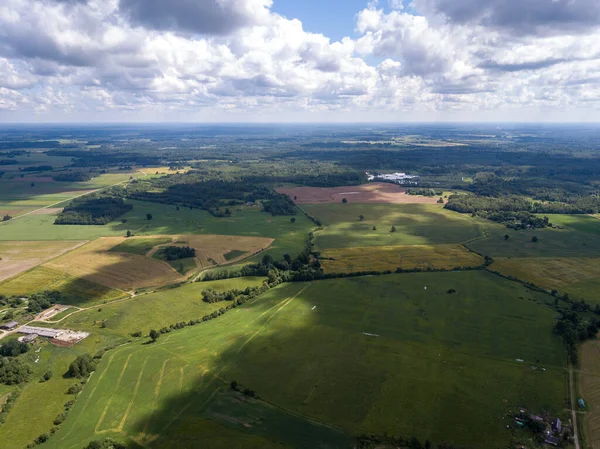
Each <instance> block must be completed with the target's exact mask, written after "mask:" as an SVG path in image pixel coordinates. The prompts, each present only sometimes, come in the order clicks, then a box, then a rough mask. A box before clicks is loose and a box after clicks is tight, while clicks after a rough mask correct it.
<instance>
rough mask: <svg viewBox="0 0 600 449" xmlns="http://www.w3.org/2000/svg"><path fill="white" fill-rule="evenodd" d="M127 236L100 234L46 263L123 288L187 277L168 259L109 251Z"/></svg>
mask: <svg viewBox="0 0 600 449" xmlns="http://www.w3.org/2000/svg"><path fill="white" fill-rule="evenodd" d="M124 240H125V237H103V238H99V239H97V240H95V241H93V242H91V243H88V244H86V245H84V246H82V247H80V248H78V249H76V250H75V251H72V252H71V253H69V254H68V255H67V256H63V257H59V258H57V259H54V260H52V261H50V262H48V263H46V264H45V266H47V267H48V268H50V269H52V270H55V271H59V272H64V273H66V274H68V275H69V276H73V277H77V278H83V279H87V280H89V281H92V282H94V283H96V284H101V285H105V286H107V287H109V288H114V289H121V290H132V289H135V288H141V287H150V286H159V285H165V284H173V283H176V282H179V281H182V280H184V278H183V277H181V276H180V275H179V274H178V273H177V272H176V271H175V270H173V269H172V268H171V267H170V266H169V265H168V264H167V263H164V262H161V261H158V260H155V259H151V258H148V257H144V256H139V255H137V254H131V253H117V252H114V251H109V250H110V249H111V248H113V247H115V246H116V245H118V244H119V243H121V242H123V241H124Z"/></svg>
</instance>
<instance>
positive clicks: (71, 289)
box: [0, 256, 124, 303]
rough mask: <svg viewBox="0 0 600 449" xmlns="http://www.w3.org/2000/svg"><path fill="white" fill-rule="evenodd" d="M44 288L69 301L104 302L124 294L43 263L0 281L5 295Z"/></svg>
mask: <svg viewBox="0 0 600 449" xmlns="http://www.w3.org/2000/svg"><path fill="white" fill-rule="evenodd" d="M63 257H64V256H63ZM44 290H60V291H61V292H62V293H63V294H65V295H67V296H68V297H69V298H70V302H71V303H75V302H77V303H79V302H81V303H85V302H89V301H94V302H96V301H97V302H104V301H110V300H113V299H117V298H120V297H122V296H124V294H123V293H122V292H120V291H119V290H114V289H111V288H108V287H106V286H104V285H99V284H96V283H94V282H91V281H89V280H84V279H78V278H76V277H74V276H70V275H68V274H66V273H64V272H61V271H57V270H53V269H51V268H47V267H45V266H43V265H41V266H38V267H36V268H34V269H33V270H31V271H28V272H26V273H23V274H21V275H19V276H16V277H14V278H12V279H9V280H7V281H4V282H2V283H0V293H1V294H4V295H7V296H12V295H24V294H29V293H36V292H40V291H44Z"/></svg>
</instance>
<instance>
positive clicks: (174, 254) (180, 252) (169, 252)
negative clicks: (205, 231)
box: [158, 246, 196, 260]
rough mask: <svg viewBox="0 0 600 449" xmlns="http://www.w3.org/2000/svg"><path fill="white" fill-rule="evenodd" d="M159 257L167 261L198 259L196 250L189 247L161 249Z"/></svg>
mask: <svg viewBox="0 0 600 449" xmlns="http://www.w3.org/2000/svg"><path fill="white" fill-rule="evenodd" d="M158 252H159V256H160V257H161V258H163V259H165V260H179V259H186V258H188V257H196V250H195V249H194V248H191V247H189V246H166V247H164V248H161V249H160V250H159V251H158Z"/></svg>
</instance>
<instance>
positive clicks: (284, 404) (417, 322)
mask: <svg viewBox="0 0 600 449" xmlns="http://www.w3.org/2000/svg"><path fill="white" fill-rule="evenodd" d="M424 287H427V289H425V288H424ZM449 288H453V289H455V290H456V293H454V294H449V293H447V290H448V289H449ZM551 300H552V298H551V297H549V296H548V295H543V294H539V293H536V292H531V291H529V290H528V289H526V288H525V287H523V286H521V285H519V284H517V283H513V282H509V281H506V280H504V279H502V278H500V277H497V276H494V275H492V274H490V273H486V272H480V271H477V272H454V273H416V274H402V275H389V276H372V277H364V278H354V279H336V280H328V281H319V282H313V283H311V284H305V283H292V284H284V285H281V286H279V287H277V288H275V289H272V290H270V291H269V292H267V293H266V294H264V295H262V296H260V297H258V298H256V299H254V300H252V301H250V302H249V303H246V304H245V305H244V306H242V307H239V308H236V309H233V310H232V311H230V312H228V313H227V314H225V315H224V316H223V317H220V318H218V319H216V320H213V321H209V322H206V323H202V324H198V325H196V326H192V327H186V328H184V329H182V330H181V331H176V332H172V333H170V334H165V335H163V336H161V337H160V338H159V340H158V341H157V342H156V343H154V344H140V343H132V344H129V345H125V346H123V347H120V348H118V349H116V350H114V351H111V352H110V353H108V354H107V355H106V356H105V357H104V358H103V360H102V362H101V364H100V366H99V368H98V371H97V372H96V374H94V376H92V378H91V379H90V381H89V382H88V384H87V386H86V388H85V390H84V392H83V393H82V396H81V397H80V398H79V400H78V401H77V404H76V405H75V407H74V409H73V411H72V412H71V414H70V415H69V417H68V419H67V421H66V422H65V424H64V425H63V426H62V427H61V429H60V430H59V431H58V432H57V434H56V435H55V436H53V437H52V438H51V439H50V441H49V442H48V443H47V445H48V447H50V448H61V449H79V448H80V446H81V444H82V443H83V442H86V441H89V440H91V439H95V438H98V437H99V436H102V435H106V436H113V437H115V438H118V439H129V440H130V441H131V440H134V441H137V442H138V443H140V444H143V445H144V446H146V447H149V448H192V447H194V444H195V441H194V440H193V438H194V435H197V433H196V429H195V428H194V426H191V425H190V423H192V422H196V423H201V422H205V420H206V419H207V418H209V419H211V420H212V421H217V422H219V423H221V424H222V425H224V426H226V427H227V428H230V429H233V430H235V431H236V432H240V433H241V434H245V435H249V434H250V435H252V434H255V433H256V434H257V435H260V436H264V437H266V438H268V439H270V440H279V441H282V442H283V443H284V444H288V445H289V446H291V447H307V448H308V447H332V448H333V447H335V448H339V447H351V444H352V441H351V439H349V438H348V437H345V436H344V434H343V433H340V432H339V431H337V430H335V427H338V428H340V429H341V430H343V431H345V432H346V433H347V434H349V435H350V434H359V433H365V432H373V433H380V434H382V433H384V432H388V433H389V434H395V435H404V436H411V435H415V436H417V437H418V438H420V439H421V440H425V439H430V440H432V441H433V442H454V443H458V444H463V445H470V446H472V447H474V448H482V449H483V448H485V449H496V448H502V449H504V448H505V447H506V446H507V444H508V443H509V441H510V437H511V433H510V431H509V430H507V429H506V428H505V421H504V420H503V417H504V415H505V414H506V412H507V410H508V408H510V407H516V406H526V407H528V408H530V409H532V410H540V409H545V410H547V411H549V412H550V413H563V403H564V398H565V395H566V381H565V380H566V378H565V370H564V368H565V366H564V349H563V346H562V343H561V341H560V339H559V338H558V337H557V336H556V335H554V334H553V333H552V331H551V329H552V324H553V321H554V312H553V310H552V309H551V308H549V307H546V304H547V303H548V302H551ZM126 302H127V301H126ZM103 311H104V309H103ZM90 313H91V312H90ZM99 313H102V312H99ZM77 315H79V314H76V315H74V316H73V318H72V319H75V317H76V316H77ZM109 321H110V319H109V320H107V323H108V322H109ZM69 324H70V326H71V327H76V326H75V325H74V324H75V323H73V322H70V323H69ZM99 332H102V331H101V330H99ZM516 359H522V360H524V363H520V362H519V361H517V360H516ZM541 367H543V368H545V371H544V370H541V369H540V368H541ZM281 379H285V382H281ZM232 380H236V381H237V382H239V384H240V385H242V386H244V387H247V388H251V389H253V390H254V391H256V392H257V394H258V395H259V396H261V397H262V398H264V399H266V400H267V401H268V402H269V403H271V404H274V405H275V406H276V407H277V409H276V410H279V412H280V413H279V414H277V413H275V411H276V410H275V411H273V410H272V411H270V412H269V413H267V412H266V411H265V412H261V411H258V409H257V408H260V406H261V404H260V403H258V404H257V403H255V402H253V401H252V400H249V401H247V402H248V403H247V404H244V402H243V401H242V402H240V401H231V400H229V399H227V398H226V397H224V396H223V395H225V396H226V395H227V394H228V393H226V391H227V389H228V388H229V387H228V386H229V384H230V382H231V381H232ZM279 407H281V408H279ZM474 410H475V411H476V412H474ZM290 412H291V413H290ZM432 416H435V417H436V419H435V420H433V419H432ZM259 417H263V418H264V419H261V420H260V421H261V422H260V423H259V422H257V419H258V418H259ZM303 417H306V418H310V421H309V420H305V419H303ZM299 419H300V420H301V421H298V420H299ZM315 421H316V422H315ZM319 422H321V423H326V424H328V425H332V426H334V428H329V432H327V431H326V430H327V428H326V427H324V426H320V425H319V424H317V423H319ZM310 423H312V424H313V425H314V426H317V427H315V428H313V429H312V430H311V429H310V426H309V427H306V426H308V425H309V424H310ZM277 428H279V429H281V428H289V429H303V430H302V431H301V432H286V433H287V434H288V435H287V438H295V440H294V441H286V440H283V438H284V437H286V436H285V435H281V432H277ZM240 438H242V437H241V435H240ZM344 438H346V439H344ZM449 440H450V441H449ZM234 441H243V439H242V440H235V439H234ZM206 444H207V445H208V446H209V447H211V446H210V442H206ZM319 444H320V445H319ZM346 444H347V445H346ZM311 445H312V446H311ZM216 447H219V446H216ZM250 447H251V446H250Z"/></svg>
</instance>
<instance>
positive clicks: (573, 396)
mask: <svg viewBox="0 0 600 449" xmlns="http://www.w3.org/2000/svg"><path fill="white" fill-rule="evenodd" d="M569 390H570V396H571V415H572V416H573V418H572V419H573V439H574V441H575V449H580V448H579V435H578V431H577V413H576V412H575V389H574V387H573V366H571V365H569Z"/></svg>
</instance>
